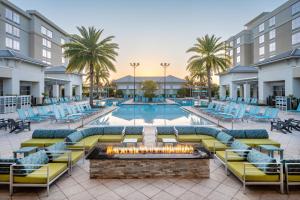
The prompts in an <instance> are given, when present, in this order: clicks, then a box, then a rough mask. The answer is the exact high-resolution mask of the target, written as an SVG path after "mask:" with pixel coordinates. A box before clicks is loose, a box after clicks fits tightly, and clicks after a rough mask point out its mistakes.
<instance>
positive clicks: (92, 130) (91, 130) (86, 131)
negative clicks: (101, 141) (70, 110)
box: [81, 127, 104, 138]
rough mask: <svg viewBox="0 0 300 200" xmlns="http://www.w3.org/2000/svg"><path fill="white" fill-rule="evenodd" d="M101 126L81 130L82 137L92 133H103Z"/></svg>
mask: <svg viewBox="0 0 300 200" xmlns="http://www.w3.org/2000/svg"><path fill="white" fill-rule="evenodd" d="M103 129H104V128H103V127H92V128H86V129H83V130H81V132H82V135H83V137H84V138H86V137H89V136H92V135H103Z"/></svg>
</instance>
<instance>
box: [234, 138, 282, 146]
mask: <svg viewBox="0 0 300 200" xmlns="http://www.w3.org/2000/svg"><path fill="white" fill-rule="evenodd" d="M237 140H238V141H240V142H242V143H244V144H247V145H249V146H251V147H258V146H259V145H262V144H269V145H274V146H277V147H280V143H279V142H276V141H274V140H271V139H237Z"/></svg>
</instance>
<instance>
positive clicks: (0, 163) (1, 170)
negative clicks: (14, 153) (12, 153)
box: [0, 158, 17, 174]
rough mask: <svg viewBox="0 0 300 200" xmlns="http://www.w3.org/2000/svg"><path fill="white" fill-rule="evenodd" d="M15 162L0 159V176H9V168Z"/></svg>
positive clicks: (14, 160)
mask: <svg viewBox="0 0 300 200" xmlns="http://www.w3.org/2000/svg"><path fill="white" fill-rule="evenodd" d="M16 161H17V159H15V158H0V174H9V171H10V166H11V165H12V164H13V163H16Z"/></svg>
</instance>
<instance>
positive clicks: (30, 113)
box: [27, 107, 49, 120]
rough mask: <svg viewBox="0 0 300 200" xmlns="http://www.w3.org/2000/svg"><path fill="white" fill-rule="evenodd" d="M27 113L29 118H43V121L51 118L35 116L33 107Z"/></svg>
mask: <svg viewBox="0 0 300 200" xmlns="http://www.w3.org/2000/svg"><path fill="white" fill-rule="evenodd" d="M27 113H28V117H30V118H41V120H46V119H48V118H49V116H44V115H38V114H35V113H34V111H33V109H32V108H31V107H30V108H28V109H27Z"/></svg>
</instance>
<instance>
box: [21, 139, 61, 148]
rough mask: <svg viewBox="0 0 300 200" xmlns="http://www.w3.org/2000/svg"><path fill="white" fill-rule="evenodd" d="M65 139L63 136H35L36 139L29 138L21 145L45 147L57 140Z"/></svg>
mask: <svg viewBox="0 0 300 200" xmlns="http://www.w3.org/2000/svg"><path fill="white" fill-rule="evenodd" d="M63 141H64V139H63V138H50V139H48V138H35V139H30V140H27V141H25V142H22V143H21V147H32V146H34V147H40V148H44V147H47V146H50V145H52V144H55V143H57V142H63Z"/></svg>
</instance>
